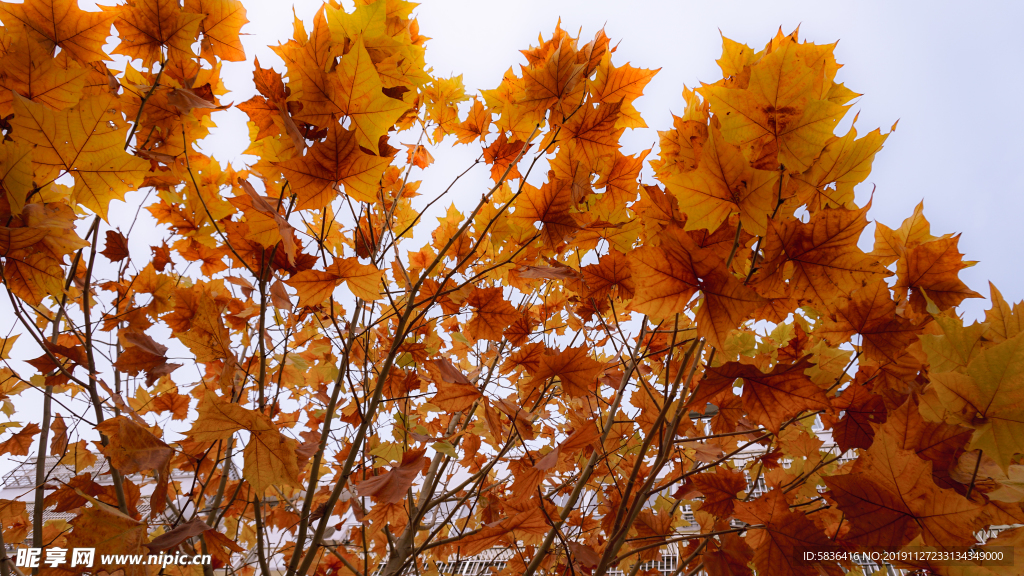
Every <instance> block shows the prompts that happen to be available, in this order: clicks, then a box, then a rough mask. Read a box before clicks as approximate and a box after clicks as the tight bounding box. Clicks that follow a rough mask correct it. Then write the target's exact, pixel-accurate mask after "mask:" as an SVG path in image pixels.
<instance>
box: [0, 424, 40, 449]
mask: <svg viewBox="0 0 1024 576" xmlns="http://www.w3.org/2000/svg"><path fill="white" fill-rule="evenodd" d="M41 431H42V429H41V428H39V425H38V424H32V423H30V424H27V425H25V426H24V427H22V429H21V430H18V431H17V432H15V433H14V434H12V435H11V437H10V438H8V439H7V440H4V441H3V442H2V443H0V454H11V455H12V456H28V449H29V448H30V447H31V446H32V439H33V438H35V436H36V434H39V432H41Z"/></svg>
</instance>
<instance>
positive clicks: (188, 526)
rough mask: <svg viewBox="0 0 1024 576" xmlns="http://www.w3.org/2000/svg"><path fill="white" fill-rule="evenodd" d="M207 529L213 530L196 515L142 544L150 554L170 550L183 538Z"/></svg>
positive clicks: (186, 538) (192, 536)
mask: <svg viewBox="0 0 1024 576" xmlns="http://www.w3.org/2000/svg"><path fill="white" fill-rule="evenodd" d="M209 530H213V528H211V527H210V526H209V525H207V524H206V522H203V520H202V519H201V518H200V517H198V516H196V517H194V518H192V519H191V520H189V521H188V522H183V523H181V524H178V525H177V526H175V527H174V528H172V529H170V530H168V531H167V532H164V533H163V534H161V535H159V536H157V537H156V538H154V539H153V541H152V542H149V543H147V544H144V546H145V547H146V548H148V549H149V552H150V554H156V553H157V552H161V551H163V550H170V549H171V548H174V547H175V546H177V545H178V544H181V543H182V542H184V541H185V540H188V539H189V538H194V537H196V536H199V535H200V534H203V533H204V532H207V531H209Z"/></svg>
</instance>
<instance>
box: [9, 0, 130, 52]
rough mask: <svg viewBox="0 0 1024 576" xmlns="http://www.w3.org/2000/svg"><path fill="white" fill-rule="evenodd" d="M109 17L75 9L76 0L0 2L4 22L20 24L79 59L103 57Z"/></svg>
mask: <svg viewBox="0 0 1024 576" xmlns="http://www.w3.org/2000/svg"><path fill="white" fill-rule="evenodd" d="M113 19H114V15H113V14H107V13H103V12H86V11H84V10H81V9H79V8H78V2H77V0H28V1H27V2H25V3H24V4H15V3H13V2H0V20H3V22H4V24H5V25H7V26H21V27H23V28H24V29H26V30H28V31H31V32H32V34H33V35H35V36H37V37H40V38H41V39H43V40H44V41H45V42H48V43H50V44H52V45H55V46H60V48H61V50H66V51H67V52H68V54H70V55H71V56H72V57H73V58H75V59H76V60H78V61H80V62H96V61H98V60H106V59H107V55H106V54H105V53H104V52H103V45H104V44H105V43H106V42H107V35H108V34H109V33H110V22H111V21H112V20H113Z"/></svg>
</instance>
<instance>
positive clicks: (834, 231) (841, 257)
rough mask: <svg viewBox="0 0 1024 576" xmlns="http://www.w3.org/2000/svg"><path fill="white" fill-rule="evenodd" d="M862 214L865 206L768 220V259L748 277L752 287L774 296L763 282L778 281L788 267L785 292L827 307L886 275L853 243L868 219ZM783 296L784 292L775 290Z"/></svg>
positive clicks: (769, 284) (870, 257) (769, 283)
mask: <svg viewBox="0 0 1024 576" xmlns="http://www.w3.org/2000/svg"><path fill="white" fill-rule="evenodd" d="M866 214H867V207H865V208H863V209H860V210H846V209H843V208H836V209H825V210H820V211H818V212H817V213H815V215H814V216H812V217H811V221H810V222H807V223H803V222H799V221H794V220H790V221H787V222H784V223H782V224H778V225H777V224H775V222H774V221H771V222H769V225H768V236H767V237H766V242H765V260H766V261H767V262H768V263H767V264H766V265H765V266H764V267H763V268H761V269H760V270H758V272H757V274H756V277H757V278H756V279H755V280H754V281H753V284H754V286H755V288H759V289H760V290H761V295H762V296H766V297H777V295H776V293H774V292H772V291H771V290H770V289H769V288H768V286H771V285H773V284H774V283H775V282H777V281H778V279H779V277H780V276H781V275H782V273H783V270H782V268H783V266H792V269H793V272H792V277H791V278H790V280H789V287H788V288H789V294H788V296H789V297H790V298H796V299H798V300H806V301H810V302H814V303H818V304H822V305H824V306H825V307H826V309H828V308H829V306H831V305H833V302H834V299H835V298H836V297H837V296H848V295H849V294H850V293H851V292H853V291H854V290H856V289H857V288H860V287H862V286H866V285H867V284H869V283H870V282H872V281H874V280H876V279H879V278H881V277H883V276H885V275H886V272H885V270H884V269H883V268H882V266H881V264H880V263H879V262H878V260H877V259H876V258H874V257H872V256H871V255H869V254H865V253H864V252H863V251H862V250H861V249H860V248H858V247H857V240H858V239H859V238H860V234H861V232H862V231H863V230H864V227H865V226H867V223H868V222H867V218H866ZM759 283H760V284H761V286H760V287H759V286H758V284H759ZM766 292H768V293H766ZM782 295H785V294H778V296H782Z"/></svg>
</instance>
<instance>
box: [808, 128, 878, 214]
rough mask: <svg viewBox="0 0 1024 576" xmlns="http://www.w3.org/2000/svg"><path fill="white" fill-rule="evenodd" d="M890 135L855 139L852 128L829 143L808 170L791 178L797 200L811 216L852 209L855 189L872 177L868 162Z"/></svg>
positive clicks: (875, 133)
mask: <svg viewBox="0 0 1024 576" xmlns="http://www.w3.org/2000/svg"><path fill="white" fill-rule="evenodd" d="M888 137H889V134H882V133H881V131H879V130H874V131H872V132H871V133H869V134H868V135H867V136H864V137H863V138H860V139H858V138H857V130H856V129H855V128H853V127H851V128H850V131H849V132H847V133H846V135H845V136H843V137H841V138H837V139H835V140H833V141H832V142H830V143H829V144H828V145H827V146H825V149H824V150H822V152H821V156H819V157H818V158H817V159H816V160H815V161H814V164H813V165H811V167H810V168H809V169H808V170H807V171H806V172H804V173H803V174H799V175H796V176H794V177H793V180H792V182H793V185H795V187H796V196H797V198H798V199H799V200H800V201H801V202H802V203H804V204H806V205H807V207H808V208H807V209H808V210H810V211H811V212H815V211H817V210H820V209H821V208H825V207H829V206H830V207H833V208H851V207H852V206H851V204H852V203H853V189H854V186H856V185H857V184H859V183H861V182H863V181H864V180H865V179H866V178H867V177H868V174H870V173H871V162H872V161H873V160H874V158H875V154H877V153H878V151H879V150H881V149H882V144H884V143H885V139H886V138H888Z"/></svg>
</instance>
